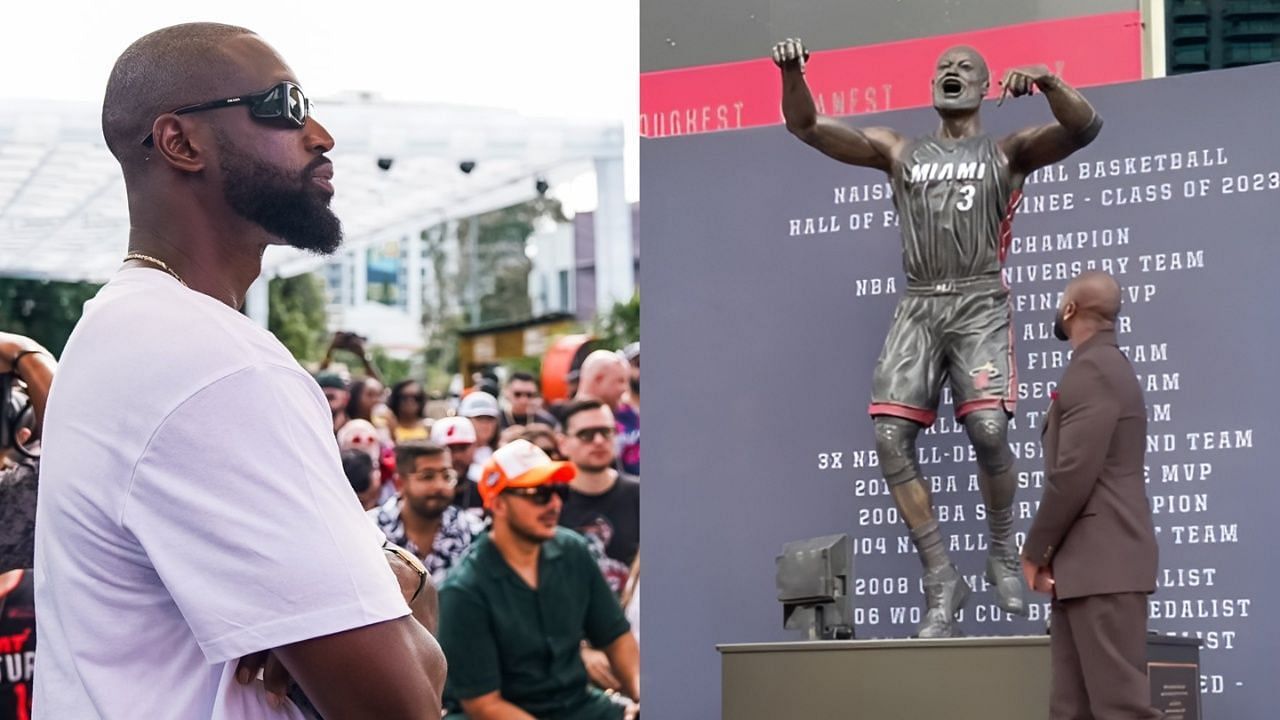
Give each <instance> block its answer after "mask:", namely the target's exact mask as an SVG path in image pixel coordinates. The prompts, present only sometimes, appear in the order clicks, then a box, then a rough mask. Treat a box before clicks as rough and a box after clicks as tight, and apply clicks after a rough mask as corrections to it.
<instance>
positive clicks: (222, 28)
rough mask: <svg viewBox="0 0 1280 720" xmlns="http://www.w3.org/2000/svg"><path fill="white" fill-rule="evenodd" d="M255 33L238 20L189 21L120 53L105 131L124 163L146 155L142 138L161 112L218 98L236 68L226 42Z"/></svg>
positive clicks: (107, 96) (106, 105)
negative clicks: (225, 50)
mask: <svg viewBox="0 0 1280 720" xmlns="http://www.w3.org/2000/svg"><path fill="white" fill-rule="evenodd" d="M253 34H254V32H253V31H252V30H247V29H245V28H242V27H237V26H235V25H222V24H220V23H207V22H199V23H186V24H183V25H173V26H171V27H166V28H161V29H160V30H156V31H155V32H153V33H150V34H147V35H144V36H142V37H141V38H138V39H137V40H135V41H134V43H133V44H132V45H130V46H129V47H128V48H127V49H126V50H125V51H124V52H123V53H121V55H120V57H119V58H118V59H117V60H116V64H115V66H114V67H113V68H112V69H111V75H110V77H109V78H108V79H107V90H106V94H105V96H104V97H103V100H102V136H103V138H104V139H106V141H107V148H108V149H109V150H111V154H112V155H115V157H116V159H117V160H119V161H120V164H121V165H125V166H129V165H132V164H133V163H135V162H138V161H140V160H141V159H142V158H144V157H145V155H146V153H145V148H143V146H142V139H143V138H145V137H146V136H147V134H148V133H150V132H151V125H152V123H154V122H155V119H156V118H157V117H159V116H161V115H163V114H164V113H167V112H171V111H173V110H176V109H177V108H180V107H182V106H184V105H192V104H195V103H201V102H207V101H209V100H215V99H217V94H218V93H219V92H221V91H222V90H223V88H221V84H222V82H223V80H222V78H224V77H226V76H228V75H230V74H231V73H232V71H233V70H234V69H235V66H234V64H233V61H232V60H231V57H230V56H229V55H227V54H225V53H223V52H222V50H221V48H222V45H223V43H225V42H226V41H228V40H230V39H232V38H235V37H239V36H241V35H253ZM258 89H261V88H245V89H242V90H241V92H248V91H250V90H258ZM210 95H213V97H210Z"/></svg>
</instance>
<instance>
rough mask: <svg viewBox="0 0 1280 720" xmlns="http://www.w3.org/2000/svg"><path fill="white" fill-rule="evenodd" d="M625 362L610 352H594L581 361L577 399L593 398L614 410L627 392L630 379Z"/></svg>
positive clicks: (628, 369)
mask: <svg viewBox="0 0 1280 720" xmlns="http://www.w3.org/2000/svg"><path fill="white" fill-rule="evenodd" d="M630 374H631V373H630V367H629V366H628V365H627V361H626V360H624V359H623V358H622V357H621V356H619V355H618V354H617V353H615V352H612V351H610V350H596V351H594V352H592V353H591V354H590V355H588V356H587V359H586V360H583V361H582V369H581V370H580V371H579V381H578V397H579V398H594V399H596V400H600V401H602V402H604V403H605V404H607V405H608V406H609V407H610V408H614V409H616V408H617V406H618V403H620V402H621V401H622V396H623V395H624V394H626V392H627V382H628V378H629V377H630Z"/></svg>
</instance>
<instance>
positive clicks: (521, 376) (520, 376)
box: [507, 372, 538, 385]
mask: <svg viewBox="0 0 1280 720" xmlns="http://www.w3.org/2000/svg"><path fill="white" fill-rule="evenodd" d="M517 380H519V381H521V382H531V383H533V384H534V385H538V378H536V377H534V376H533V374H532V373H527V372H513V373H511V379H509V380H507V385H510V384H511V383H513V382H515V381H517Z"/></svg>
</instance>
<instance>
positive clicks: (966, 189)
mask: <svg viewBox="0 0 1280 720" xmlns="http://www.w3.org/2000/svg"><path fill="white" fill-rule="evenodd" d="M977 192H978V188H977V187H976V186H974V185H965V186H963V187H961V188H960V201H959V202H957V203H956V209H957V210H968V209H969V208H971V207H973V196H974V195H975V194H977Z"/></svg>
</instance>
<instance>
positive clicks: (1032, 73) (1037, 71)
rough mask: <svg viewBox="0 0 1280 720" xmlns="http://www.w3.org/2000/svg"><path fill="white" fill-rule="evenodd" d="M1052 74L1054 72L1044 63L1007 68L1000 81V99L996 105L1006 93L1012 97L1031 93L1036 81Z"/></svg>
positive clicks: (1001, 101) (1002, 99) (1002, 100)
mask: <svg viewBox="0 0 1280 720" xmlns="http://www.w3.org/2000/svg"><path fill="white" fill-rule="evenodd" d="M1052 75H1053V73H1052V72H1050V71H1049V68H1047V67H1045V66H1044V65H1024V66H1022V67H1016V68H1011V69H1009V70H1006V71H1005V73H1004V79H1003V80H1001V81H1000V88H1001V90H1000V99H999V100H998V101H997V102H996V105H1000V104H1002V103H1003V102H1004V98H1005V96H1006V95H1008V96H1012V97H1022V96H1023V95H1030V94H1031V93H1033V92H1035V89H1036V83H1038V82H1040V81H1041V80H1043V79H1044V78H1047V77H1051V76H1052Z"/></svg>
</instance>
